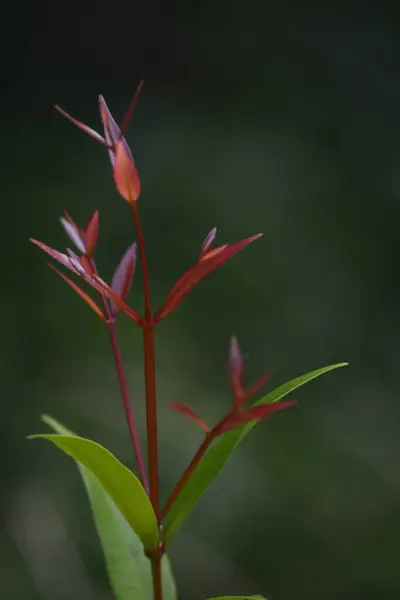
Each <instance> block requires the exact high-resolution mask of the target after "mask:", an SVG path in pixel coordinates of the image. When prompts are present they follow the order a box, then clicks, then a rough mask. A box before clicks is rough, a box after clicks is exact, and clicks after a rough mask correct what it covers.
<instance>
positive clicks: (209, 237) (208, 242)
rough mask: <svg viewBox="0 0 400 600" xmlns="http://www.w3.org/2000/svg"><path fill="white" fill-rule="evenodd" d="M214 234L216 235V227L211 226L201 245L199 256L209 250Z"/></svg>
mask: <svg viewBox="0 0 400 600" xmlns="http://www.w3.org/2000/svg"><path fill="white" fill-rule="evenodd" d="M216 236H217V228H216V227H213V228H212V229H211V231H209V233H208V234H207V236H206V238H205V240H204V242H203V244H202V246H201V250H200V258H202V257H203V256H204V254H206V252H208V251H209V250H210V248H211V246H212V245H213V243H214V242H215V238H216Z"/></svg>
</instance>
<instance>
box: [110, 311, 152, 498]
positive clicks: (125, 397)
mask: <svg viewBox="0 0 400 600" xmlns="http://www.w3.org/2000/svg"><path fill="white" fill-rule="evenodd" d="M108 333H109V335H110V342H111V347H112V350H113V354H114V362H115V368H116V371H117V376H118V381H119V386H120V389H121V395H122V401H123V405H124V410H125V417H126V421H127V424H128V429H129V435H130V438H131V441H132V445H133V450H134V452H135V456H136V461H137V464H138V468H139V474H140V479H141V481H142V484H143V487H144V489H145V490H146V492H147V494H149V491H150V488H149V482H148V480H147V473H146V468H145V466H144V460H143V456H142V450H141V447H140V440H139V436H138V433H137V429H136V425H135V419H134V416H133V410H132V406H131V403H130V400H129V392H128V386H127V384H126V377H125V371H124V366H123V362H122V357H121V351H120V349H119V344H118V338H117V331H116V327H115V322H114V321H110V322H109V323H108Z"/></svg>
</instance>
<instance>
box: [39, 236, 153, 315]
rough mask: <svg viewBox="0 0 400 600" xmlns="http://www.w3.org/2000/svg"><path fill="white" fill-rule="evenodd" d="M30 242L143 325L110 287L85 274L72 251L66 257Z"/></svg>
mask: <svg viewBox="0 0 400 600" xmlns="http://www.w3.org/2000/svg"><path fill="white" fill-rule="evenodd" d="M30 241H31V242H32V243H33V244H35V245H36V246H38V247H39V248H40V249H41V250H43V251H44V252H46V253H47V254H48V255H49V256H51V257H52V258H54V259H55V260H57V261H58V262H59V263H61V264H62V265H63V266H64V267H67V269H69V270H70V271H72V272H73V273H75V274H76V275H78V276H79V277H80V278H81V279H83V280H84V281H86V283H88V284H89V285H90V286H91V287H92V288H93V289H95V290H96V291H97V292H99V294H100V295H101V296H104V297H105V298H107V300H111V301H112V302H114V303H115V304H116V305H117V306H118V307H119V308H120V309H121V310H123V311H124V313H125V314H127V315H128V317H130V318H131V319H132V320H133V321H134V322H135V323H137V324H138V325H139V326H140V327H141V326H142V325H143V319H142V317H141V316H140V315H138V314H137V312H135V311H134V310H133V309H132V308H130V306H128V305H127V304H125V302H123V300H121V298H119V297H118V296H117V295H116V293H115V292H114V291H113V290H112V289H111V287H110V286H109V285H108V284H107V283H106V282H105V281H103V280H102V279H101V278H100V277H99V276H98V275H89V274H88V273H86V271H85V270H84V268H83V267H82V265H81V262H80V259H79V257H78V256H76V255H75V254H74V253H73V252H72V251H69V253H70V256H66V255H65V254H63V253H62V252H58V250H54V249H53V248H50V247H49V246H46V244H43V243H42V242H39V241H38V240H35V239H33V238H30Z"/></svg>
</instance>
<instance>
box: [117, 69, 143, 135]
mask: <svg viewBox="0 0 400 600" xmlns="http://www.w3.org/2000/svg"><path fill="white" fill-rule="evenodd" d="M143 83H144V82H143V79H142V81H141V82H140V83H139V85H138V88H137V90H136V92H135V95H134V96H133V98H132V102H131V103H130V105H129V108H128V110H127V112H126V115H125V117H124V120H123V121H122V125H121V132H120V135H121V137H122V136H123V135H124V133H125V130H126V128H127V126H128V123H129V121H130V120H131V117H132V113H133V109H134V108H135V104H136V101H137V99H138V97H139V94H140V92H141V91H142V87H143Z"/></svg>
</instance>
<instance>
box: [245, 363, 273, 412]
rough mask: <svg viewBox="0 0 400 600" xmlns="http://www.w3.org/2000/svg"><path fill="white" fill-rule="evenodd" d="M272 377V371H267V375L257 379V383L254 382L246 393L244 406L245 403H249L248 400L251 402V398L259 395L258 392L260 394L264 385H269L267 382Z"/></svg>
mask: <svg viewBox="0 0 400 600" xmlns="http://www.w3.org/2000/svg"><path fill="white" fill-rule="evenodd" d="M270 377H271V371H267V372H266V373H264V375H261V377H259V378H258V379H257V381H256V382H254V383H253V385H251V386H250V387H249V388H248V389H247V390H246V391H245V392H244V395H243V401H242V404H244V403H245V402H247V400H250V398H252V397H253V396H255V395H256V394H257V392H259V391H260V389H261V388H262V387H264V385H265V384H266V383H267V381H268V379H269V378H270Z"/></svg>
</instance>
